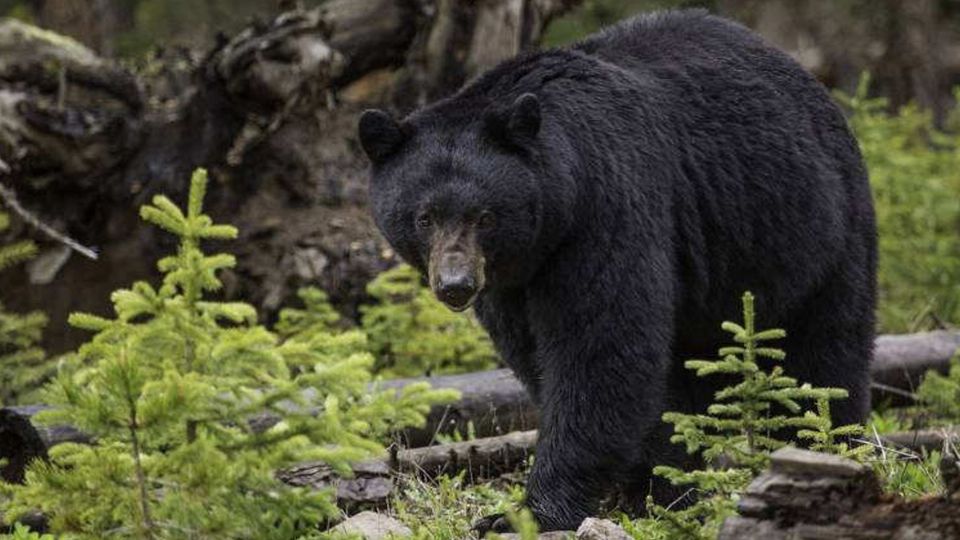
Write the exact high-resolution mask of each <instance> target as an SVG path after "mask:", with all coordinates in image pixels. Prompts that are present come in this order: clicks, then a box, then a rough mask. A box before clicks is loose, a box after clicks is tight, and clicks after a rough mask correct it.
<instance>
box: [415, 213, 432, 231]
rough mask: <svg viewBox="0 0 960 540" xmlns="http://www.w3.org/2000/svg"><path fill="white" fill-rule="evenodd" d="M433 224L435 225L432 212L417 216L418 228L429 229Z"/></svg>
mask: <svg viewBox="0 0 960 540" xmlns="http://www.w3.org/2000/svg"><path fill="white" fill-rule="evenodd" d="M432 226H433V219H431V218H430V214H420V215H419V216H418V217H417V228H419V229H429V228H430V227H432Z"/></svg>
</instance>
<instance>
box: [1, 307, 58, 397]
mask: <svg viewBox="0 0 960 540" xmlns="http://www.w3.org/2000/svg"><path fill="white" fill-rule="evenodd" d="M46 325H47V317H46V316H45V315H44V314H43V313H40V312H39V311H33V312H30V313H27V314H26V315H19V314H16V313H10V312H8V311H6V310H4V309H3V305H0V404H3V403H7V404H10V403H16V402H23V401H24V400H29V399H31V398H32V397H33V395H34V394H35V393H36V390H37V389H38V388H39V387H40V386H41V385H42V384H43V383H44V382H45V381H47V380H48V379H49V378H50V377H51V376H52V375H53V372H54V371H55V369H56V368H55V366H54V364H53V362H51V361H50V360H48V359H47V356H46V354H45V353H44V352H43V349H41V348H40V346H39V343H40V339H41V337H42V336H43V329H44V328H45V327H46Z"/></svg>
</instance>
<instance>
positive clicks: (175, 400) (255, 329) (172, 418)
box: [2, 170, 455, 539]
mask: <svg viewBox="0 0 960 540" xmlns="http://www.w3.org/2000/svg"><path fill="white" fill-rule="evenodd" d="M206 183H207V182H206V174H205V172H204V171H202V170H200V171H198V172H197V173H195V174H194V177H193V179H192V182H191V186H190V195H189V201H188V205H187V211H186V212H183V211H181V210H180V208H178V207H177V206H176V205H174V204H173V203H172V202H171V201H170V200H169V199H167V198H166V197H163V196H157V197H155V198H154V199H153V204H152V205H148V206H144V207H143V208H142V209H141V216H142V217H143V218H144V219H145V220H147V221H149V222H151V223H153V224H155V225H157V226H159V227H161V228H163V229H165V230H167V231H169V232H171V233H173V234H175V235H176V236H177V237H178V238H179V239H180V246H179V249H178V250H177V252H176V254H174V255H171V256H168V257H164V258H163V259H161V260H160V261H159V263H158V267H159V269H160V270H161V272H162V273H163V280H162V283H161V285H160V286H159V287H158V288H155V287H154V286H152V285H150V284H148V283H145V282H138V283H135V284H134V285H133V286H132V287H131V288H130V289H121V290H118V291H116V292H114V293H113V295H112V297H111V299H112V301H113V305H114V310H115V312H116V318H113V319H107V318H101V317H97V316H94V315H89V314H74V315H72V316H71V318H70V322H71V323H72V324H74V325H76V326H78V327H81V328H86V329H88V330H91V331H93V332H95V335H94V337H93V339H92V340H91V341H89V342H88V343H86V344H84V345H83V346H82V347H80V349H79V351H78V353H77V354H76V355H75V357H73V359H72V361H71V362H70V363H69V364H68V365H67V366H64V369H62V370H61V372H60V373H59V374H58V376H57V378H56V379H55V380H54V381H53V382H52V383H51V384H50V385H49V387H48V388H47V391H46V397H47V400H48V402H49V403H52V404H54V405H56V408H55V409H54V410H52V411H51V412H49V413H48V414H46V415H45V416H44V417H43V418H42V420H43V421H46V422H53V423H56V422H66V423H69V424H72V425H74V426H76V427H77V428H79V429H81V430H83V431H84V432H86V433H89V434H91V435H93V436H94V437H95V439H96V440H97V443H98V444H96V445H94V446H85V445H77V444H62V445H59V446H56V447H55V448H53V449H52V451H51V453H50V461H49V462H42V461H37V462H34V463H33V464H32V465H31V466H30V467H29V469H28V472H27V481H26V484H25V485H23V486H18V485H2V491H4V492H6V494H7V496H9V497H10V498H11V500H10V502H9V504H8V505H7V507H6V508H5V512H4V513H5V516H4V518H5V519H6V520H8V521H11V520H13V519H15V518H16V517H17V516H19V515H21V514H23V513H25V512H28V511H30V510H34V509H39V510H41V511H42V512H43V513H44V514H45V515H46V516H48V517H49V519H50V525H51V529H52V531H53V532H55V533H58V534H66V535H78V536H85V537H103V536H106V535H108V534H109V535H111V536H118V537H136V538H282V539H288V538H296V537H298V536H300V535H304V534H309V533H310V532H311V530H312V529H313V527H314V526H315V525H316V524H317V523H319V522H322V521H323V520H325V519H328V518H332V517H334V516H336V515H337V514H338V510H337V508H336V506H335V504H334V499H333V496H332V493H329V492H324V491H321V492H311V491H309V490H306V489H303V488H294V487H290V486H286V485H284V484H282V483H280V482H279V481H278V480H277V479H276V478H275V477H274V471H275V470H277V469H278V468H282V467H284V466H288V465H291V464H293V463H294V462H295V461H302V460H322V461H324V462H326V463H328V464H329V465H331V466H332V467H333V468H334V469H335V470H337V471H340V472H343V473H348V472H349V463H350V462H351V461H354V460H358V459H362V458H366V457H370V456H373V455H375V454H378V453H380V452H382V451H383V448H382V446H381V445H380V443H378V442H377V441H378V438H380V437H383V436H384V435H385V434H386V433H387V432H389V431H391V430H393V429H396V428H399V427H402V426H408V425H412V424H418V423H422V422H423V420H424V414H425V413H426V412H427V411H428V410H429V407H430V405H431V404H434V403H438V402H442V401H446V400H450V399H453V398H454V397H455V396H453V395H452V394H451V393H449V392H438V391H433V390H430V389H429V388H428V387H426V386H425V385H415V386H413V387H407V388H405V389H404V390H403V391H402V392H401V393H400V394H397V393H396V392H394V391H384V392H370V391H369V390H368V383H369V382H370V380H371V374H370V368H371V366H372V364H373V357H372V356H371V355H370V354H369V353H368V352H366V349H365V344H364V343H363V341H362V340H356V341H351V340H350V339H349V338H343V337H342V336H331V335H329V334H326V333H323V332H311V333H309V335H306V334H305V335H301V336H299V337H298V338H297V339H292V338H291V339H287V340H281V339H279V338H278V337H277V335H276V334H274V333H272V332H270V331H268V330H267V329H265V328H264V327H262V326H259V325H258V324H256V318H257V314H256V311H255V310H254V308H253V307H251V306H249V305H247V304H244V303H239V302H220V301H215V300H212V299H209V298H207V296H208V293H209V292H211V291H215V290H217V289H219V288H220V281H219V279H218V278H217V272H218V271H219V270H221V269H224V268H229V267H231V266H232V265H233V264H234V259H233V257H232V256H230V255H226V254H214V255H207V254H205V253H204V252H203V251H202V250H201V249H200V243H201V241H203V240H208V239H229V238H234V237H235V236H236V234H237V231H236V229H234V228H233V227H230V226H227V225H218V224H214V223H213V222H212V220H211V219H210V218H209V217H208V216H206V215H204V214H203V213H202V208H201V206H202V201H203V198H204V191H205V188H206ZM290 324H293V323H292V322H291V323H290ZM266 411H269V412H271V413H273V414H274V415H276V416H277V417H279V418H280V419H281V421H280V422H279V423H277V424H276V425H274V426H273V427H271V428H269V429H267V430H266V431H262V432H257V431H255V430H254V429H253V428H252V426H251V424H250V423H248V419H249V418H250V417H251V416H253V415H255V414H258V413H262V412H266ZM91 494H95V496H91Z"/></svg>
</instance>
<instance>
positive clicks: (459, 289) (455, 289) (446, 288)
mask: <svg viewBox="0 0 960 540" xmlns="http://www.w3.org/2000/svg"><path fill="white" fill-rule="evenodd" d="M439 285H440V286H439V287H437V296H438V297H439V298H440V301H441V302H443V303H444V304H446V305H447V306H448V307H450V308H451V309H455V310H458V311H459V310H462V309H466V308H467V306H468V304H469V303H470V300H472V299H473V296H474V295H475V294H476V293H477V284H476V282H475V281H474V279H473V278H471V277H470V276H469V275H464V274H460V275H452V276H442V275H441V276H440V283H439Z"/></svg>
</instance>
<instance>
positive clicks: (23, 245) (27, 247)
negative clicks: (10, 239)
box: [0, 211, 37, 270]
mask: <svg viewBox="0 0 960 540" xmlns="http://www.w3.org/2000/svg"><path fill="white" fill-rule="evenodd" d="M8 228H10V214H8V213H6V212H2V211H0V232H3V231H5V230H7V229H8ZM36 253H37V246H36V244H34V243H33V242H31V241H29V240H22V241H20V242H14V243H12V244H8V245H5V246H0V270H5V269H7V268H9V267H11V266H13V265H15V264H18V263H21V262H23V261H25V260H27V259H29V258H30V257H33V256H34V255H36Z"/></svg>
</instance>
